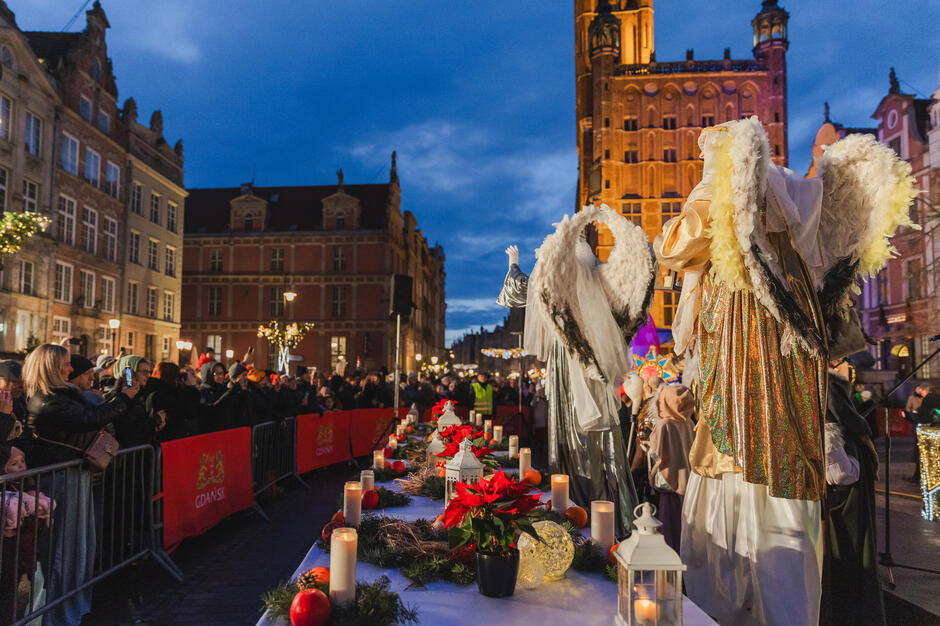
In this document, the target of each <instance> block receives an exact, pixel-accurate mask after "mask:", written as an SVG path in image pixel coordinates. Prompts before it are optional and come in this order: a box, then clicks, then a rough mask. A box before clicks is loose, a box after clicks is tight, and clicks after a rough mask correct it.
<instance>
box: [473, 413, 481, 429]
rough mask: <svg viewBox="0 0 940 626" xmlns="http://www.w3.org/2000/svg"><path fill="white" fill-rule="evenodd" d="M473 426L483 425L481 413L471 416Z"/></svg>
mask: <svg viewBox="0 0 940 626" xmlns="http://www.w3.org/2000/svg"><path fill="white" fill-rule="evenodd" d="M473 425H474V426H482V425H483V414H482V413H474V414H473Z"/></svg>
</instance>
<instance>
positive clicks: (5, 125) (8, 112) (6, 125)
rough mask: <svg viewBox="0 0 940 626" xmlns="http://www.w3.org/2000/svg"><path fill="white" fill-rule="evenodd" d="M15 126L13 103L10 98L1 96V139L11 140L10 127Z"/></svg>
mask: <svg viewBox="0 0 940 626" xmlns="http://www.w3.org/2000/svg"><path fill="white" fill-rule="evenodd" d="M12 124H13V103H12V102H11V101H10V99H9V98H6V97H3V96H0V139H6V140H7V141H9V140H10V126H11V125H12Z"/></svg>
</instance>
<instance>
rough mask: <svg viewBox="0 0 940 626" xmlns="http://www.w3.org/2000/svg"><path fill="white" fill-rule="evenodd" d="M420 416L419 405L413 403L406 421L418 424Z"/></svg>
mask: <svg viewBox="0 0 940 626" xmlns="http://www.w3.org/2000/svg"><path fill="white" fill-rule="evenodd" d="M419 418H420V416H419V415H418V405H416V404H412V405H411V409H410V410H409V411H408V413H407V414H406V415H405V423H406V424H417V423H418V422H420V421H421V420H420V419H419Z"/></svg>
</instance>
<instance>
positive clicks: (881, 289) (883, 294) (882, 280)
mask: <svg viewBox="0 0 940 626" xmlns="http://www.w3.org/2000/svg"><path fill="white" fill-rule="evenodd" d="M875 287H876V291H875V293H876V294H877V296H878V301H877V302H876V303H875V306H878V305H883V304H888V270H887V269H883V270H881V271H880V272H878V275H877V276H876V277H875Z"/></svg>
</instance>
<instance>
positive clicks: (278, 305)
mask: <svg viewBox="0 0 940 626" xmlns="http://www.w3.org/2000/svg"><path fill="white" fill-rule="evenodd" d="M268 293H269V295H270V298H271V299H270V301H269V303H268V305H269V306H268V309H269V312H270V313H271V317H280V316H281V315H284V288H283V287H271V289H270V291H269V292H268Z"/></svg>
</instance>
